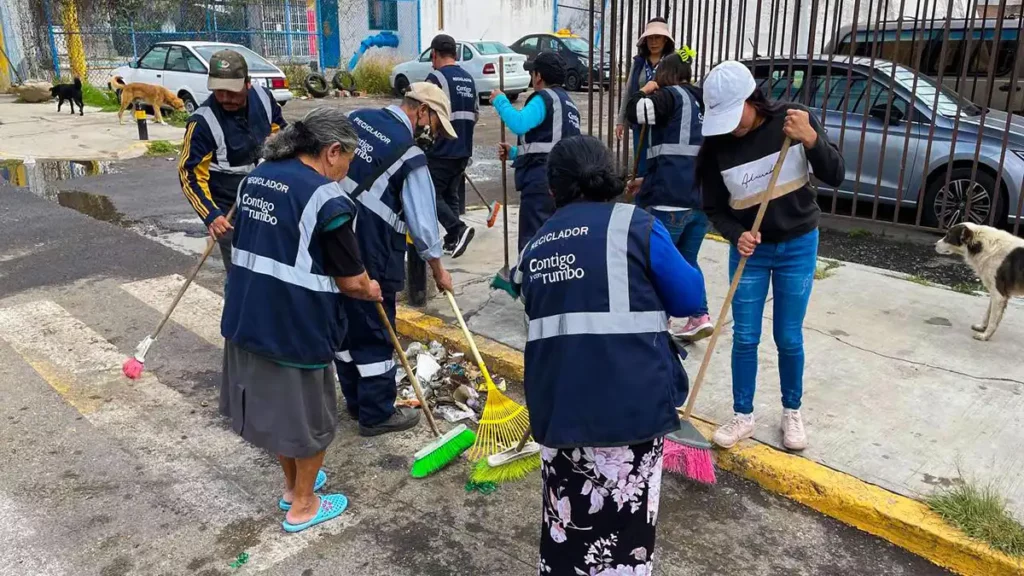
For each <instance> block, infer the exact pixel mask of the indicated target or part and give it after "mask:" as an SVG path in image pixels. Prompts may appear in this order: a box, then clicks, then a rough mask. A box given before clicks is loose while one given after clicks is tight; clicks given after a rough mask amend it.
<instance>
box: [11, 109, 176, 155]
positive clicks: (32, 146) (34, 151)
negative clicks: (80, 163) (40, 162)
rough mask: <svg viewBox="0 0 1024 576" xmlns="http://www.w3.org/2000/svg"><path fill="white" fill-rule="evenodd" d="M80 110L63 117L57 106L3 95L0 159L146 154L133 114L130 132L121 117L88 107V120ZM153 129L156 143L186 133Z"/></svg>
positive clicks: (151, 133)
mask: <svg viewBox="0 0 1024 576" xmlns="http://www.w3.org/2000/svg"><path fill="white" fill-rule="evenodd" d="M75 110H76V112H75V114H74V115H73V116H72V115H71V114H70V113H69V112H68V104H67V103H66V102H65V103H64V106H63V108H62V110H61V111H60V112H57V101H56V100H54V101H52V102H44V103H41V104H26V103H24V102H17V101H16V97H14V96H11V95H6V94H4V95H0V159H2V158H45V159H49V160H58V159H60V160H65V159H66V160H118V159H125V158H134V157H136V156H141V155H143V154H145V152H146V144H145V143H144V142H140V141H139V131H138V128H137V127H136V124H135V120H134V119H133V117H132V113H131V110H126V111H125V113H124V126H121V125H120V124H118V122H117V113H116V112H100V111H99V108H92V107H89V106H86V110H85V115H84V116H79V115H78V112H77V107H76V109H75ZM148 127H149V139H150V140H151V141H152V140H171V141H177V140H181V139H182V137H183V136H184V133H185V131H184V129H183V128H176V127H174V126H162V125H160V124H157V123H156V122H153V121H149V122H148Z"/></svg>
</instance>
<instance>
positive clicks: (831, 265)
mask: <svg viewBox="0 0 1024 576" xmlns="http://www.w3.org/2000/svg"><path fill="white" fill-rule="evenodd" d="M822 262H823V263H824V264H825V265H824V266H822V267H820V268H815V269H814V279H815V280H825V279H826V278H831V277H832V275H833V274H835V272H833V270H835V269H836V268H842V267H843V263H842V262H840V261H838V260H825V259H822Z"/></svg>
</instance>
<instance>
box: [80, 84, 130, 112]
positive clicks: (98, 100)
mask: <svg viewBox="0 0 1024 576" xmlns="http://www.w3.org/2000/svg"><path fill="white" fill-rule="evenodd" d="M82 102H85V105H86V106H93V107H95V108H99V109H100V110H101V111H102V112H117V110H118V109H119V108H120V107H121V103H120V102H119V101H118V99H117V95H116V94H114V93H113V92H111V91H110V90H105V89H103V88H97V87H96V86H93V85H91V84H82Z"/></svg>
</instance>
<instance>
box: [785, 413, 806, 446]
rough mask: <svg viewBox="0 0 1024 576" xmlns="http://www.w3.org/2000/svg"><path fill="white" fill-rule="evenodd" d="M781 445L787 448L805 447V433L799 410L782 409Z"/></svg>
mask: <svg viewBox="0 0 1024 576" xmlns="http://www.w3.org/2000/svg"><path fill="white" fill-rule="evenodd" d="M782 445H783V446H785V447H786V448H787V449H789V450H803V449H804V448H807V433H806V432H804V421H803V418H801V417H800V411H799V410H789V409H785V410H783V411H782Z"/></svg>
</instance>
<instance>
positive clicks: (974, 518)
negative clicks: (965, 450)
mask: <svg viewBox="0 0 1024 576" xmlns="http://www.w3.org/2000/svg"><path fill="white" fill-rule="evenodd" d="M927 502H928V506H929V507H931V509H932V510H934V511H935V512H936V513H938V515H939V516H941V517H942V518H943V519H944V520H946V522H949V523H950V524H952V525H953V526H956V527H957V528H959V529H960V530H962V531H963V533H964V534H966V535H968V536H970V537H971V538H975V539H977V540H981V541H983V542H987V543H988V544H989V545H990V546H992V548H995V549H996V550H999V551H1000V552H1003V553H1006V554H1009V555H1010V556H1017V557H1022V556H1024V526H1022V525H1021V524H1020V522H1017V521H1016V520H1015V519H1014V518H1013V517H1012V516H1010V514H1009V512H1007V511H1006V500H1005V499H1004V498H1003V497H1002V496H1001V495H1000V494H999V492H998V491H996V490H995V489H994V488H992V487H991V486H987V487H982V486H978V485H977V484H975V483H973V482H969V481H966V480H964V478H963V477H962V476H961V478H960V479H959V480H957V482H956V483H955V484H954V485H953V487H951V488H948V489H946V490H943V491H940V492H938V493H936V494H934V495H933V496H931V497H929V498H928V500H927Z"/></svg>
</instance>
